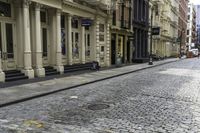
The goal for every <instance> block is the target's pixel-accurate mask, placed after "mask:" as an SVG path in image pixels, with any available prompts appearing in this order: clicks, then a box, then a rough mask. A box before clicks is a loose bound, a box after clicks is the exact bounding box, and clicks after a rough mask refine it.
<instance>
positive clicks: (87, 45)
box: [85, 34, 90, 56]
mask: <svg viewBox="0 0 200 133" xmlns="http://www.w3.org/2000/svg"><path fill="white" fill-rule="evenodd" d="M85 55H86V56H90V34H85Z"/></svg>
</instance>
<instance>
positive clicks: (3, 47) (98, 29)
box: [0, 0, 110, 82]
mask: <svg viewBox="0 0 200 133" xmlns="http://www.w3.org/2000/svg"><path fill="white" fill-rule="evenodd" d="M70 4H72V3H71V2H67V1H62V2H61V1H57V0H51V1H46V0H40V1H39V0H6V1H5V0H0V51H1V58H0V62H1V64H0V81H2V82H3V81H5V77H6V76H5V73H4V72H5V71H8V70H15V71H17V72H19V73H22V74H24V76H27V77H28V78H34V77H44V76H47V75H46V72H47V71H48V72H52V71H56V72H57V73H60V74H62V73H63V72H64V69H65V66H66V65H74V64H85V63H87V62H92V61H98V62H99V64H100V65H102V66H106V65H109V46H110V43H109V39H110V36H109V35H110V32H109V28H110V27H109V24H108V23H107V22H108V21H107V14H106V13H104V12H101V11H98V12H96V9H93V8H85V6H81V7H80V6H79V3H76V2H74V3H73V4H74V7H73V8H72V7H71V6H70ZM80 8H81V9H80ZM83 20H87V21H86V22H87V23H85V21H83ZM49 69H51V70H52V71H49Z"/></svg>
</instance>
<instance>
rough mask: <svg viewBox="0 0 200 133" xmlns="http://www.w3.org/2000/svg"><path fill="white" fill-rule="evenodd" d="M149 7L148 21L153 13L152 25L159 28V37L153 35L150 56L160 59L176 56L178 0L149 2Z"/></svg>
mask: <svg viewBox="0 0 200 133" xmlns="http://www.w3.org/2000/svg"><path fill="white" fill-rule="evenodd" d="M150 7H151V8H150V10H149V12H150V15H149V18H150V19H151V13H153V24H152V25H153V27H160V33H159V35H154V36H153V39H152V54H153V55H155V56H157V57H161V58H165V57H172V56H173V57H174V56H177V54H178V44H177V42H176V40H177V38H178V8H179V4H178V0H163V1H156V0H151V1H150ZM152 8H153V10H152ZM152 11H153V12H152ZM150 21H151V20H150ZM149 23H150V22H149Z"/></svg>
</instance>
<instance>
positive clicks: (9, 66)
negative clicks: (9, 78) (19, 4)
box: [0, 21, 16, 71]
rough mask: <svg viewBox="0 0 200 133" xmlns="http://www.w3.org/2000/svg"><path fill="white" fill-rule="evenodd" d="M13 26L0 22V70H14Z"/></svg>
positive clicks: (12, 24) (9, 23)
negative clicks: (0, 66) (0, 61)
mask: <svg viewBox="0 0 200 133" xmlns="http://www.w3.org/2000/svg"><path fill="white" fill-rule="evenodd" d="M14 27H15V24H14V23H12V22H7V21H0V50H1V57H2V69H3V70H4V71H6V70H13V69H16V57H15V55H16V54H15V47H14V44H15V42H16V41H15V34H14V33H15V28H14Z"/></svg>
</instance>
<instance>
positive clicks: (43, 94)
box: [0, 59, 184, 108]
mask: <svg viewBox="0 0 200 133" xmlns="http://www.w3.org/2000/svg"><path fill="white" fill-rule="evenodd" d="M181 60H184V59H180V60H175V61H169V62H164V63H161V64H157V65H152V66H147V67H144V68H140V69H136V70H133V71H129V72H124V73H121V74H116V75H113V76H109V77H105V78H101V79H97V80H94V81H89V82H86V83H81V84H78V85H74V86H70V87H67V88H61V89H57V90H53V91H49V92H44V93H41V94H37V95H33V96H29V97H25V98H21V99H18V100H13V101H10V102H6V103H2V104H0V108H3V107H7V106H10V105H14V104H17V103H21V102H25V101H29V100H32V99H36V98H40V97H43V96H47V95H51V94H54V93H58V92H62V91H65V90H69V89H73V88H76V87H80V86H83V85H88V84H92V83H96V82H100V81H103V80H107V79H111V78H115V77H119V76H123V75H127V74H130V73H134V72H138V71H142V70H146V69H149V68H154V67H158V66H162V65H165V64H169V63H173V62H177V61H181Z"/></svg>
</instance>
